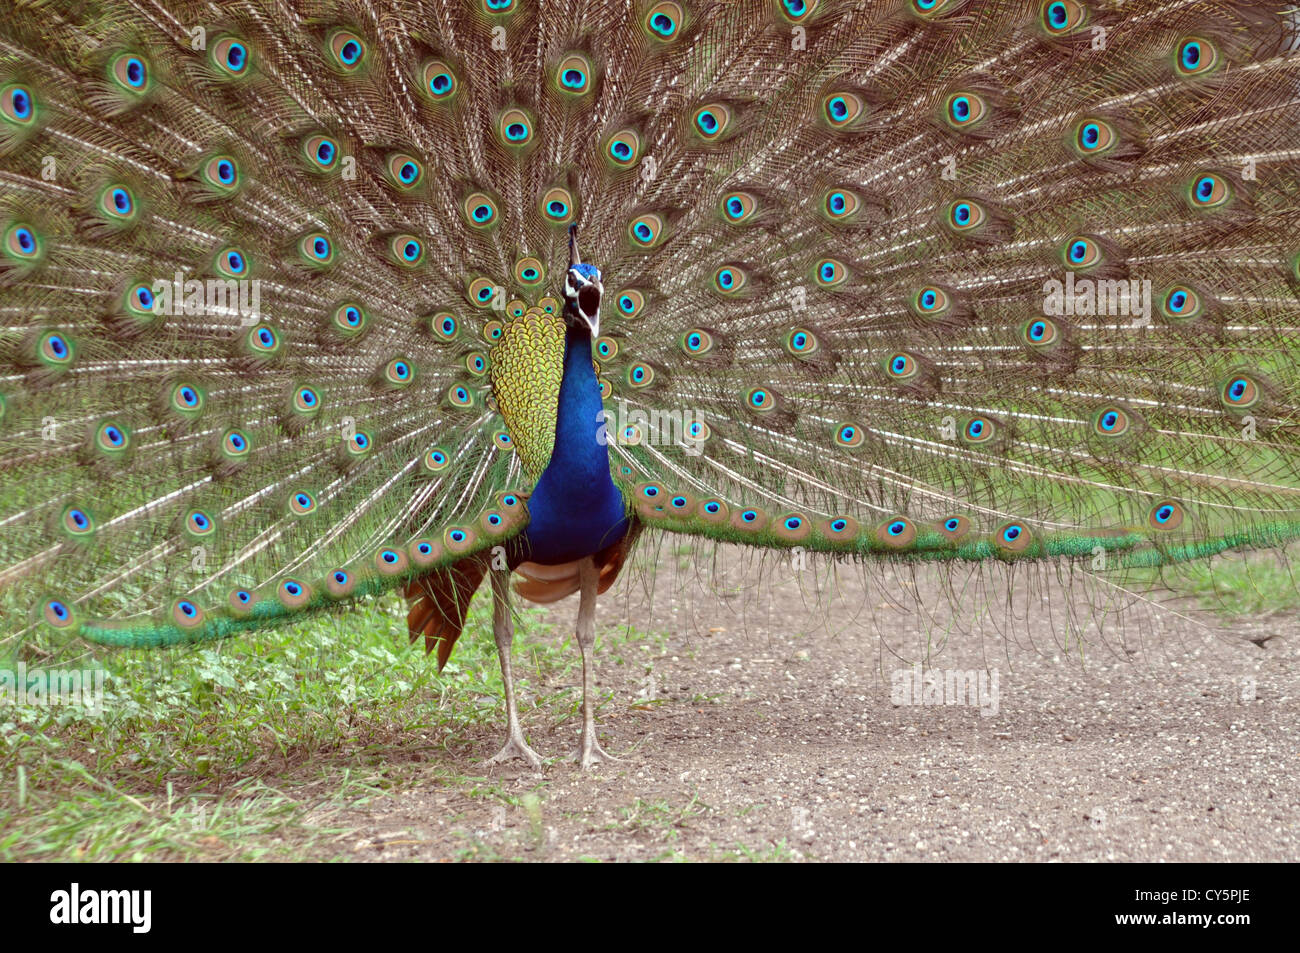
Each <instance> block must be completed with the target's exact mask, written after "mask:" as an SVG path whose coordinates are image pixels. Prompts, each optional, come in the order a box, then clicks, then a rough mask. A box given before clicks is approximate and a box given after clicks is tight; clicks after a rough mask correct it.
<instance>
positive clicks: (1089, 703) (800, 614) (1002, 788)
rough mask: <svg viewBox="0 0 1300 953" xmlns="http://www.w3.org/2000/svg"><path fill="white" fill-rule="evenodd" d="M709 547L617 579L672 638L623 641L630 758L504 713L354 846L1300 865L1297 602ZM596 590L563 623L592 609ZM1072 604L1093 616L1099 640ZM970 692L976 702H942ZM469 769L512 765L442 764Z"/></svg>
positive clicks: (612, 614) (614, 695)
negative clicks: (1163, 599)
mask: <svg viewBox="0 0 1300 953" xmlns="http://www.w3.org/2000/svg"><path fill="white" fill-rule="evenodd" d="M674 563H678V564H679V565H674ZM696 563H697V560H696V558H695V557H691V558H679V557H675V556H672V555H665V556H663V557H661V558H660V559H659V565H660V572H659V574H658V575H657V577H656V579H657V582H656V586H657V591H656V592H654V593H653V599H650V598H648V595H647V594H646V593H645V592H643V591H642V590H641V589H640V588H639V586H637V585H635V584H630V583H629V582H628V581H627V580H621V581H620V582H619V584H618V585H617V586H616V588H615V589H614V590H612V591H611V592H610V593H609V594H607V595H606V596H604V597H602V600H601V605H600V615H599V619H600V623H601V625H602V627H606V626H610V625H613V624H614V623H615V622H616V621H617V622H620V623H626V622H627V621H628V620H629V619H630V620H634V622H635V628H636V631H637V632H638V633H656V632H666V633H667V638H666V640H662V639H654V638H650V639H647V640H645V641H642V642H631V643H625V644H621V645H619V646H618V650H617V655H618V657H619V659H620V660H621V661H622V664H618V661H617V660H611V658H610V655H609V652H608V651H607V648H608V647H607V645H606V644H605V640H602V646H601V650H600V669H599V685H600V688H601V690H602V692H604V693H607V695H608V699H607V701H606V703H605V704H604V706H603V708H602V711H601V715H600V726H601V734H602V740H603V744H604V745H605V747H606V749H607V750H609V751H610V752H611V753H613V754H615V755H619V756H621V757H622V758H623V759H624V760H623V761H621V762H619V763H611V764H605V765H602V766H601V767H599V768H598V769H597V770H596V771H595V772H594V773H592V774H591V775H583V774H582V773H580V772H579V771H578V770H577V769H576V767H575V766H573V765H572V764H571V763H568V762H563V761H556V762H554V763H552V764H549V765H548V766H547V767H546V768H545V769H544V770H543V771H542V772H533V771H531V770H529V769H527V768H525V767H524V766H522V764H521V763H520V762H515V763H513V764H512V765H507V766H503V767H488V766H485V765H483V764H481V763H480V762H481V759H483V758H486V757H488V756H490V755H491V754H492V753H494V752H495V751H496V749H497V748H498V747H499V745H500V743H501V741H502V737H501V735H500V734H499V733H498V732H496V731H489V730H486V729H485V730H484V731H483V733H482V738H481V743H480V744H479V745H478V750H476V751H473V752H471V753H470V757H469V758H453V757H451V756H443V757H441V758H439V759H437V760H434V761H431V762H430V763H429V764H428V769H429V771H430V772H431V775H430V779H431V783H430V784H428V785H417V786H415V787H414V788H411V789H408V790H403V791H399V792H397V793H395V794H393V795H392V796H389V797H385V798H382V799H380V800H374V801H370V802H369V803H367V804H365V805H364V806H362V807H359V808H351V809H347V810H345V811H344V812H343V813H341V814H339V813H332V814H331V816H330V817H329V818H328V819H327V820H328V823H329V824H330V825H331V826H336V825H337V826H343V827H355V828H357V834H356V835H355V842H354V843H350V848H351V856H352V857H354V858H355V859H357V860H362V861H409V860H442V859H454V858H471V859H498V858H520V859H525V860H569V859H583V858H595V859H600V860H652V859H689V860H712V859H727V858H738V859H743V858H751V859H765V860H799V859H807V860H839V861H848V860H867V861H891V860H905V861H938V860H962V861H977V860H1012V861H1056V860H1060V861H1221V860H1222V861H1228V860H1231V861H1294V860H1296V859H1297V858H1300V830H1298V828H1297V823H1298V822H1297V818H1298V817H1300V785H1297V782H1296V774H1297V769H1300V733H1298V730H1297V726H1298V725H1300V719H1297V715H1298V714H1300V682H1298V681H1297V674H1298V673H1300V655H1298V650H1300V639H1297V638H1296V635H1297V628H1298V627H1297V625H1296V623H1295V622H1294V621H1293V620H1291V619H1281V618H1274V619H1267V618H1266V619H1254V620H1251V621H1250V622H1248V623H1244V624H1242V623H1237V624H1235V625H1234V626H1224V625H1223V624H1222V623H1221V622H1219V621H1218V620H1216V619H1215V618H1214V617H1212V616H1208V615H1207V614H1205V613H1200V612H1197V611H1195V610H1188V608H1187V607H1186V606H1185V605H1175V606H1172V607H1165V606H1159V605H1155V604H1153V603H1150V602H1147V601H1145V600H1142V599H1136V600H1132V602H1133V604H1132V605H1130V606H1129V608H1128V609H1127V610H1126V611H1125V612H1124V613H1123V614H1122V615H1121V616H1120V617H1118V618H1115V617H1111V616H1106V617H1101V618H1100V619H1099V618H1098V617H1097V615H1096V613H1094V612H1092V611H1091V610H1090V609H1089V605H1090V604H1095V603H1096V602H1097V601H1098V600H1100V599H1103V598H1106V597H1107V596H1108V595H1109V596H1113V595H1114V593H1113V592H1108V590H1107V588H1106V587H1105V586H1090V585H1087V584H1084V583H1081V582H1080V581H1079V579H1078V578H1077V577H1076V578H1075V579H1074V580H1073V582H1072V583H1071V584H1070V585H1069V586H1068V588H1066V586H1065V585H1063V583H1062V582H1061V581H1059V580H1058V579H1057V578H1056V577H1055V576H1054V575H1048V576H1044V575H1043V574H1032V575H1025V574H1018V575H1017V576H1013V577H1010V579H1009V581H1008V580H1004V581H999V580H996V579H994V580H992V581H989V579H988V575H989V574H988V573H987V572H986V573H985V574H984V575H978V574H974V573H971V574H968V575H967V576H966V577H964V581H954V580H952V578H951V576H949V577H943V576H940V575H939V574H938V573H937V572H926V573H918V574H916V575H913V574H912V573H911V572H910V571H897V572H894V571H890V572H888V573H886V574H885V575H884V576H883V577H876V578H872V579H864V578H863V576H862V574H861V573H860V572H859V571H858V570H857V569H856V568H849V569H848V570H847V571H843V570H841V572H840V573H838V579H837V580H836V581H835V583H834V585H833V586H831V585H829V584H828V582H827V580H826V579H825V578H824V573H825V567H822V568H821V569H817V568H809V569H808V570H806V571H804V572H798V573H796V572H793V571H791V570H790V569H789V567H788V566H786V565H785V564H774V565H772V566H769V571H768V572H767V573H766V574H764V575H763V576H762V578H763V579H764V583H763V585H761V586H759V585H757V584H756V582H755V580H756V579H758V578H760V574H758V573H757V572H756V571H755V567H754V566H752V565H749V564H747V563H746V562H745V561H744V557H743V556H741V557H735V556H728V557H726V558H725V559H724V560H723V563H724V565H723V566H722V567H721V568H720V569H719V570H718V573H717V574H716V576H714V575H713V574H712V573H710V572H704V573H701V572H699V571H697V569H696V568H695V565H696ZM702 575H704V576H709V577H710V578H712V579H713V582H712V583H711V584H708V583H706V582H705V581H701V578H700V577H701V576H702ZM992 575H994V576H996V575H997V572H996V571H995V572H994V573H993V574H992ZM625 576H629V577H630V575H629V574H627V573H625ZM945 578H947V579H948V582H949V586H950V589H951V592H950V591H949V590H948V589H945V587H944V585H943V582H942V581H943V580H944V579H945ZM1008 582H1009V584H1010V585H1008ZM744 586H749V587H751V588H749V589H744V588H743V587H744ZM737 587H741V588H739V589H738V588H737ZM1009 588H1010V589H1014V591H1015V592H1016V593H1017V596H1016V598H1015V599H1014V600H1013V601H1012V602H1010V603H1008V602H1007V601H1006V599H1007V592H1008V590H1009ZM832 589H833V591H834V598H830V591H831V590H832ZM818 591H820V592H821V593H822V595H821V598H820V599H819V598H818V596H817V593H818ZM950 601H956V602H959V603H960V609H959V610H957V611H954V612H952V613H949V612H947V611H946V607H947V606H948V604H949V602H950ZM985 604H988V605H991V606H992V607H993V608H992V609H991V610H990V613H991V614H990V619H989V620H986V621H983V622H980V623H979V624H978V625H976V626H975V631H973V632H966V633H961V632H953V633H952V636H951V641H949V642H946V643H945V642H944V641H943V632H944V631H945V619H947V618H953V617H956V618H962V619H967V620H969V619H971V618H973V617H975V616H976V615H978V614H979V612H978V611H977V609H976V608H975V607H977V606H981V605H985ZM918 606H919V607H920V608H919V609H918ZM576 608H577V606H576V597H574V598H571V599H568V600H565V601H564V602H562V603H560V604H558V605H557V606H554V607H553V608H552V611H551V616H552V618H553V619H554V620H555V621H556V622H557V624H558V626H559V627H561V628H563V629H565V630H568V629H571V627H572V624H573V618H574V615H575V613H576ZM1070 619H1073V620H1075V621H1076V622H1080V623H1081V624H1084V625H1085V626H1086V630H1085V638H1086V641H1087V646H1086V648H1085V649H1084V651H1083V653H1082V657H1081V654H1080V652H1079V650H1078V647H1077V645H1076V644H1075V642H1074V640H1073V637H1071V636H1069V635H1068V632H1067V622H1068V621H1069V620H1070ZM1098 621H1100V623H1101V633H1100V635H1099V633H1098V630H1097V627H1096V623H1097V622H1098ZM602 631H605V629H604V628H602ZM1004 633H1006V634H1007V635H1008V636H1009V638H1004ZM469 636H470V637H476V638H489V637H490V636H489V635H488V634H487V633H469ZM1277 636H1281V637H1277ZM1250 639H1254V640H1256V642H1259V643H1260V644H1256V642H1252V641H1249V640H1250ZM927 646H928V647H929V651H930V655H931V658H930V663H929V665H930V667H931V670H934V671H937V672H938V673H940V674H941V675H942V676H943V679H944V680H946V683H945V684H942V686H941V688H940V689H937V690H932V692H931V694H930V695H929V696H927V694H926V692H925V691H924V682H923V681H920V679H921V678H922V676H921V675H919V674H917V670H916V669H913V668H912V667H911V665H912V662H913V661H914V660H916V659H919V658H920V656H921V655H923V654H924V653H925V651H926V648H927ZM575 651H576V649H575ZM980 672H982V673H984V678H985V682H984V685H983V688H984V691H983V693H982V694H980V693H979V692H978V691H977V693H976V695H975V697H974V698H973V699H972V696H971V695H970V694H969V686H967V687H966V694H964V695H962V697H961V698H954V697H953V696H954V695H955V694H957V690H958V685H956V684H954V682H955V679H956V678H957V675H955V674H953V673H960V674H961V675H962V677H964V676H965V673H972V674H975V673H980ZM995 676H996V679H997V680H996V683H995V682H994V681H993V679H994V677H995ZM575 680H576V676H575ZM918 682H919V684H920V686H921V690H920V691H918V690H917V688H918ZM560 687H562V686H558V685H546V686H543V689H544V690H545V691H554V690H556V689H557V688H560ZM978 687H979V685H978V682H977V683H976V688H977V689H978ZM573 689H574V691H575V692H576V690H577V685H576V684H575V685H574V686H573ZM905 690H906V691H905ZM934 691H941V692H942V694H941V695H940V696H937V697H936V695H935V694H934ZM995 692H996V694H995ZM949 699H951V700H953V701H959V702H961V703H960V704H926V703H925V702H927V701H929V702H936V701H947V700H949ZM916 701H920V702H921V703H920V704H917V703H914V702H916ZM972 701H975V702H976V703H975V704H971V702H972ZM528 702H529V699H528V697H527V696H525V698H524V706H525V708H527V707H528ZM579 723H580V721H579V719H577V718H573V719H569V720H568V721H567V722H565V723H564V725H563V728H562V729H559V730H557V729H556V728H555V727H554V725H553V724H552V719H550V718H549V716H548V712H547V711H546V710H545V709H537V710H534V711H532V712H529V713H528V714H526V715H525V732H526V734H527V735H528V737H529V740H530V742H531V744H532V745H533V747H534V748H535V749H537V750H538V751H539V753H541V754H542V755H543V756H544V757H551V756H555V755H560V754H563V753H565V752H567V751H569V750H571V749H572V748H573V747H575V745H576V741H577V734H576V732H577V730H578V725H579ZM449 770H450V771H455V772H458V773H461V774H464V775H468V776H483V777H484V778H486V779H487V780H485V781H484V782H482V783H481V784H475V785H464V784H461V785H456V786H450V787H449V786H447V785H446V784H445V783H444V784H442V785H439V784H437V783H432V782H433V781H434V778H435V777H436V776H438V775H439V774H440V773H441V775H442V776H445V774H446V772H447V771H449ZM485 791H486V792H487V793H486V794H485ZM324 822H325V819H322V823H324Z"/></svg>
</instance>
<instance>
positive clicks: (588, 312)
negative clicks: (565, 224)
mask: <svg viewBox="0 0 1300 953" xmlns="http://www.w3.org/2000/svg"><path fill="white" fill-rule="evenodd" d="M604 290H605V288H604V285H602V284H601V283H600V269H599V268H597V267H596V266H595V265H588V264H586V263H585V262H582V261H579V256H578V229H577V226H575V225H570V226H569V270H568V272H567V273H566V274H565V276H564V318H565V321H566V322H567V323H569V324H571V325H573V326H574V327H585V328H586V329H587V330H588V331H590V332H591V337H592V339H593V340H594V339H596V338H598V337H600V295H601V293H602V292H603V291H604ZM578 322H581V324H579V323H578Z"/></svg>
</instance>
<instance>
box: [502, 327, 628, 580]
mask: <svg viewBox="0 0 1300 953" xmlns="http://www.w3.org/2000/svg"><path fill="white" fill-rule="evenodd" d="M557 410H558V413H557V416H556V424H555V449H554V451H553V452H552V453H551V462H550V463H549V464H547V467H546V470H545V471H544V472H543V473H542V476H541V478H540V479H539V480H538V481H537V485H536V486H535V487H534V488H533V493H532V496H530V497H529V498H528V515H529V522H528V528H527V530H525V531H524V535H523V545H522V547H521V549H522V553H521V555H522V556H523V558H525V559H529V560H532V561H533V562H537V563H544V564H550V563H562V562H568V561H569V560H572V559H579V558H581V557H583V556H590V555H593V554H595V553H598V552H600V551H601V550H602V549H604V548H605V547H607V546H610V545H611V544H613V543H616V542H618V541H619V540H620V539H622V537H623V534H624V533H625V532H627V525H628V518H627V505H626V503H625V502H624V500H623V494H622V493H620V492H619V489H618V487H617V486H615V485H614V481H613V480H612V479H611V478H610V475H609V449H608V447H606V446H605V445H604V444H602V443H601V442H600V441H598V440H597V432H598V430H599V427H600V423H601V416H600V414H601V411H602V410H603V404H602V403H601V399H600V384H599V382H597V380H596V372H595V370H594V369H593V368H592V365H591V337H590V335H588V334H587V333H585V332H584V331H581V330H575V329H573V328H570V329H569V332H568V334H567V336H566V339H565V348H564V378H563V379H562V380H561V382H560V399H559V406H558V408H557Z"/></svg>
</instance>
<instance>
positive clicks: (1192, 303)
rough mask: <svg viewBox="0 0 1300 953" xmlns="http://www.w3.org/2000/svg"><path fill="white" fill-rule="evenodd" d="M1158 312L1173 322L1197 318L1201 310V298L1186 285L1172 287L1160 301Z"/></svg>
mask: <svg viewBox="0 0 1300 953" xmlns="http://www.w3.org/2000/svg"><path fill="white" fill-rule="evenodd" d="M1160 310H1161V311H1162V312H1163V313H1164V315H1165V317H1167V318H1170V319H1172V320H1175V321H1186V320H1189V319H1191V318H1195V317H1198V316H1199V315H1200V313H1201V310H1202V301H1201V296H1200V295H1199V294H1197V293H1196V291H1194V290H1193V289H1191V288H1189V287H1187V286H1186V285H1174V286H1173V287H1172V288H1170V289H1169V290H1168V291H1166V292H1165V295H1164V297H1163V298H1162V299H1161V300H1160Z"/></svg>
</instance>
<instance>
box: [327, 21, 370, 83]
mask: <svg viewBox="0 0 1300 953" xmlns="http://www.w3.org/2000/svg"><path fill="white" fill-rule="evenodd" d="M326 48H327V49H328V50H329V52H330V55H331V56H332V57H333V58H334V64H335V65H336V66H337V67H339V68H340V69H341V70H343V72H345V73H353V72H356V71H357V70H358V69H359V68H360V67H361V64H362V63H363V62H364V61H365V58H366V42H365V40H363V39H362V38H361V37H360V36H359V35H357V34H356V33H353V32H351V31H350V30H335V31H334V32H333V33H331V34H330V35H329V39H328V40H327V41H326Z"/></svg>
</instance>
